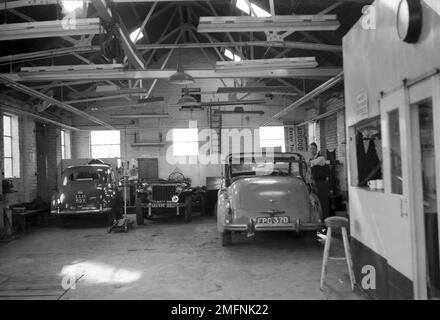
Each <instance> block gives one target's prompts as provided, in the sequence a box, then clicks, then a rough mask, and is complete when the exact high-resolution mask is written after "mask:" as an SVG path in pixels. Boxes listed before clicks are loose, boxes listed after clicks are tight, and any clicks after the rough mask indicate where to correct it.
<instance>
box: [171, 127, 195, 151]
mask: <svg viewBox="0 0 440 320" xmlns="http://www.w3.org/2000/svg"><path fill="white" fill-rule="evenodd" d="M175 130H182V131H183V130H185V131H188V132H189V131H195V133H196V135H195V137H194V139H195V140H180V141H179V140H177V141H176V139H175V138H174V132H175ZM171 137H172V144H173V156H174V157H194V156H198V155H199V132H198V129H197V128H173V129H171ZM179 144H181V145H183V144H185V145H187V144H194V146H197V152H196V153H195V154H193V153H181V154H180V153H179V154H176V149H177V148H175V146H176V145H179ZM194 146H193V147H194ZM185 149H186V150H192V148H185Z"/></svg>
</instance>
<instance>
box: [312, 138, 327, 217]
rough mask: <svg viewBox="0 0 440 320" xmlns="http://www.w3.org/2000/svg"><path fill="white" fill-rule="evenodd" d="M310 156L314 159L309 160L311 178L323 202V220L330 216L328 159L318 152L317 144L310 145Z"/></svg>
mask: <svg viewBox="0 0 440 320" xmlns="http://www.w3.org/2000/svg"><path fill="white" fill-rule="evenodd" d="M310 154H311V155H312V157H311V158H310V160H309V165H310V170H311V176H312V180H313V187H314V190H315V192H316V194H317V196H318V198H319V201H320V202H321V207H322V216H323V219H325V218H328V216H329V198H328V193H329V184H328V166H327V164H326V159H325V157H324V156H322V155H321V154H320V153H319V151H318V146H317V145H316V143H314V142H312V143H311V144H310Z"/></svg>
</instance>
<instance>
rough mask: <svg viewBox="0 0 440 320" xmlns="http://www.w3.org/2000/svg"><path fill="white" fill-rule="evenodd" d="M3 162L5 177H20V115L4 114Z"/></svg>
mask: <svg viewBox="0 0 440 320" xmlns="http://www.w3.org/2000/svg"><path fill="white" fill-rule="evenodd" d="M3 163H4V173H5V178H19V177H20V146H19V137H18V117H17V116H13V115H6V114H5V115H3Z"/></svg>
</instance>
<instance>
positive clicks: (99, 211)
mask: <svg viewBox="0 0 440 320" xmlns="http://www.w3.org/2000/svg"><path fill="white" fill-rule="evenodd" d="M111 211H112V208H103V209H81V210H78V209H77V210H56V209H55V210H54V209H52V210H50V213H51V214H55V215H59V216H64V215H82V214H103V213H108V212H111Z"/></svg>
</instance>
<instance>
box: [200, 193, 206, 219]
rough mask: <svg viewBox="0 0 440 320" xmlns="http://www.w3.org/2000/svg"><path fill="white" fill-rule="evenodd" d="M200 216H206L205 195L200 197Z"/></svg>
mask: <svg viewBox="0 0 440 320" xmlns="http://www.w3.org/2000/svg"><path fill="white" fill-rule="evenodd" d="M200 215H202V216H206V199H205V195H204V194H201V195H200Z"/></svg>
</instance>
